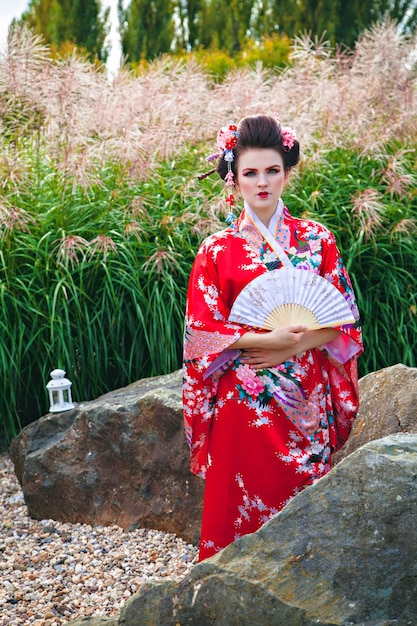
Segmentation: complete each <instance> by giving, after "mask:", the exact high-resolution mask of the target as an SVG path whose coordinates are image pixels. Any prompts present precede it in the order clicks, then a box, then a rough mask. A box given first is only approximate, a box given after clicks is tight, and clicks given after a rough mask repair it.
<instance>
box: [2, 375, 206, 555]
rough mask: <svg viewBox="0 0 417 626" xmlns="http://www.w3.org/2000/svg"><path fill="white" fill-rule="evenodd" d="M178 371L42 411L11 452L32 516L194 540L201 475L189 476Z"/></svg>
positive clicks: (180, 377)
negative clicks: (70, 406)
mask: <svg viewBox="0 0 417 626" xmlns="http://www.w3.org/2000/svg"><path fill="white" fill-rule="evenodd" d="M181 383H182V372H181V371H177V372H174V373H173V374H169V375H167V376H160V377H155V378H147V379H143V380H140V381H138V382H136V383H133V384H132V385H129V386H128V387H125V388H123V389H118V390H117V391H114V392H111V393H108V394H106V395H103V396H101V397H100V398H98V399H97V400H94V401H91V402H83V403H81V404H78V405H77V406H76V408H75V409H73V410H71V411H66V412H64V413H55V414H52V413H50V414H48V415H46V416H44V417H42V418H40V419H39V420H37V421H36V422H34V423H33V424H30V425H29V426H27V427H26V428H24V429H23V431H22V432H21V433H20V434H19V436H18V437H17V438H16V439H14V440H13V441H12V444H11V448H10V457H11V459H12V461H13V463H14V466H15V471H16V475H17V477H18V479H19V482H20V484H21V485H22V489H23V494H24V498H25V502H26V504H27V507H28V512H29V515H30V516H32V517H33V518H35V519H54V520H59V521H62V522H72V523H76V522H82V523H89V524H92V525H99V524H100V525H112V524H118V525H119V526H121V527H122V528H123V529H125V530H126V529H129V528H134V527H137V526H139V527H148V528H156V529H158V530H163V531H167V532H173V533H175V534H177V535H178V536H180V537H182V538H184V539H185V540H186V541H189V542H193V543H195V542H197V540H198V535H199V531H200V521H201V508H202V500H203V488H204V484H203V481H202V480H201V479H199V478H197V477H196V476H193V475H191V474H190V471H189V453H188V448H187V444H186V441H185V436H184V428H183V416H182V403H181Z"/></svg>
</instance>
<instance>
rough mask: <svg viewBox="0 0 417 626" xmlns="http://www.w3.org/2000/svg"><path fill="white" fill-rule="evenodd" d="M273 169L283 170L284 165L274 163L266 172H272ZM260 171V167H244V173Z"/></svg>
mask: <svg viewBox="0 0 417 626" xmlns="http://www.w3.org/2000/svg"><path fill="white" fill-rule="evenodd" d="M273 167H279V168H282V165H280V164H279V163H274V164H273V165H268V167H266V168H265V169H266V170H270V169H271V168H273ZM258 169H259V168H258V167H244V168H243V170H242V172H251V171H254V170H258Z"/></svg>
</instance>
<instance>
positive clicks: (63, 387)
mask: <svg viewBox="0 0 417 626" xmlns="http://www.w3.org/2000/svg"><path fill="white" fill-rule="evenodd" d="M51 378H52V380H50V381H49V383H48V384H47V385H46V388H47V390H48V392H49V403H50V405H51V406H50V407H49V411H50V412H51V413H60V412H61V411H68V410H69V409H73V408H74V404H73V402H72V398H71V385H72V382H71V381H70V380H68V378H65V372H64V370H59V369H57V370H54V371H53V372H51Z"/></svg>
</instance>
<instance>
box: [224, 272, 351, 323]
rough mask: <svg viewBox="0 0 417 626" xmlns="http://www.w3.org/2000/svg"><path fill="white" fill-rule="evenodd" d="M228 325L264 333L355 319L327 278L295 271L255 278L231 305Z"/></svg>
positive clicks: (272, 273)
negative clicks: (250, 327) (236, 324)
mask: <svg viewBox="0 0 417 626" xmlns="http://www.w3.org/2000/svg"><path fill="white" fill-rule="evenodd" d="M229 321H231V322H238V323H239V324H246V325H249V326H256V327H257V328H265V329H267V330H273V329H274V328H278V327H279V326H290V325H296V324H302V325H303V326H306V327H307V328H308V329H310V330H313V329H317V328H331V327H334V326H343V325H344V324H353V323H354V322H355V318H354V317H353V315H352V311H351V309H350V306H349V304H348V303H347V301H346V300H345V298H344V297H343V295H342V294H341V292H340V291H339V290H338V289H337V288H336V287H335V286H334V285H332V284H331V283H330V282H329V281H328V280H326V278H323V276H319V275H318V274H315V273H314V272H312V271H310V270H301V269H297V268H295V267H294V268H282V269H280V270H274V271H272V272H266V273H265V274H262V275H261V276H258V277H257V278H254V279H253V280H252V281H251V282H250V283H249V284H248V285H246V287H244V288H243V289H242V291H241V292H240V293H239V295H238V296H237V298H236V300H235V301H234V303H233V306H232V309H231V312H230V316H229Z"/></svg>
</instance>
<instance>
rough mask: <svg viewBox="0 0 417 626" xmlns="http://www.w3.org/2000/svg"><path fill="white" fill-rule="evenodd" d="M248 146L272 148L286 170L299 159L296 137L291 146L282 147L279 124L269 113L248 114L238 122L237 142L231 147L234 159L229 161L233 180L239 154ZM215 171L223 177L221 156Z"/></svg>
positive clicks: (224, 172) (224, 169) (235, 174)
mask: <svg viewBox="0 0 417 626" xmlns="http://www.w3.org/2000/svg"><path fill="white" fill-rule="evenodd" d="M249 148H273V149H274V150H276V151H277V152H279V153H280V155H281V156H282V160H283V162H284V168H285V171H286V172H288V171H289V170H290V169H291V168H292V167H294V166H295V165H297V163H298V162H299V160H300V144H299V142H298V141H297V139H295V140H294V144H293V146H292V147H291V148H287V147H285V148H284V146H283V145H282V133H281V125H280V124H279V122H277V120H276V119H275V118H273V117H270V116H269V115H253V116H248V117H244V118H243V119H242V120H241V121H240V122H239V125H238V138H237V143H236V146H235V147H234V148H233V154H234V160H233V161H232V162H231V167H232V172H233V174H234V176H235V180H236V178H237V164H238V161H239V156H240V155H241V154H242V153H243V152H245V151H246V150H248V149H249ZM216 171H217V173H218V174H219V176H221V178H223V179H224V178H225V176H226V174H227V162H226V161H225V160H224V158H223V157H221V158H220V159H219V160H218V162H217V167H216Z"/></svg>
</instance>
